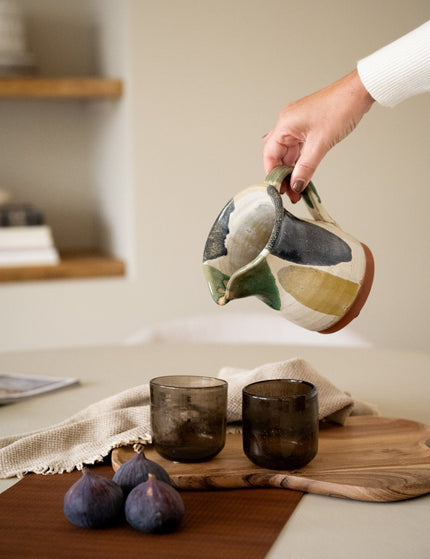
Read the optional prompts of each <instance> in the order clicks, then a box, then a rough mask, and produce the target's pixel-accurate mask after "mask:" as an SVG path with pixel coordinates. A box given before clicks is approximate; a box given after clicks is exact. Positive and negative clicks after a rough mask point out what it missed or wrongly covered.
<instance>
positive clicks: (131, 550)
mask: <svg viewBox="0 0 430 559" xmlns="http://www.w3.org/2000/svg"><path fill="white" fill-rule="evenodd" d="M94 471H95V472H96V473H98V474H100V475H104V476H106V477H109V478H111V477H112V475H113V471H112V468H111V467H110V465H106V464H105V465H100V466H95V467H94ZM81 475H82V474H81V472H78V471H74V472H71V473H68V474H56V475H36V474H29V475H27V476H25V477H24V478H23V479H22V480H21V481H19V482H18V483H17V484H15V485H14V486H12V487H10V488H9V489H7V490H6V491H5V492H4V493H2V494H0V557H4V558H5V559H6V558H7V559H18V558H20V559H24V558H25V559H27V558H28V559H30V558H31V559H51V558H52V559H87V558H88V559H99V558H100V559H106V557H108V558H109V559H117V558H118V559H119V558H121V559H125V558H127V559H134V558H136V559H137V558H139V559H141V558H142V557H146V558H148V559H155V558H156V559H164V558H168V559H173V558H174V559H189V558H190V557H192V558H193V559H220V557H221V558H222V559H230V558H231V559H233V558H234V559H238V558H240V559H263V558H264V557H265V556H266V555H267V553H268V551H269V549H270V548H271V546H272V545H273V543H274V541H275V539H276V538H277V536H278V534H279V532H280V531H281V529H282V528H283V526H284V525H285V523H286V522H287V520H288V518H289V517H290V516H291V514H292V513H293V511H294V509H295V507H296V506H297V504H298V503H299V501H300V499H301V497H302V496H303V493H302V492H300V491H291V490H288V489H275V488H274V489H229V490H216V491H181V496H182V498H183V500H184V504H185V516H184V519H183V521H182V524H181V526H180V528H179V529H178V530H177V531H176V532H173V533H171V534H165V535H150V534H143V533H141V532H138V531H136V530H134V529H133V528H132V527H131V526H129V525H127V524H126V523H125V524H123V525H121V526H117V527H114V528H109V529H104V530H88V529H84V528H78V527H76V526H73V525H72V524H70V522H69V521H68V520H67V519H66V518H65V516H64V514H63V499H64V495H65V493H66V491H67V490H68V489H69V487H70V486H71V485H72V484H73V483H75V481H77V480H78V479H79V478H80V477H81Z"/></svg>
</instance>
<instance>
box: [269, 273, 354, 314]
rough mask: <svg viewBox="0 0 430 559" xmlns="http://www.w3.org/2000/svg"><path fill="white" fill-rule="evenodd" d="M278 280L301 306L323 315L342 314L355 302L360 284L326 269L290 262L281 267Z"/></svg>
mask: <svg viewBox="0 0 430 559" xmlns="http://www.w3.org/2000/svg"><path fill="white" fill-rule="evenodd" d="M278 280H279V282H280V284H281V285H282V287H283V288H284V289H285V291H286V292H287V293H290V294H291V295H292V296H293V297H294V299H296V300H297V301H299V303H301V304H302V305H305V306H306V307H308V308H310V309H312V310H314V311H318V312H320V313H324V314H331V315H334V316H343V315H344V314H345V312H346V311H347V310H348V309H349V307H350V306H351V305H352V303H353V302H354V300H355V298H356V296H357V293H358V290H359V289H360V285H359V284H358V283H355V282H353V281H350V280H346V279H343V278H339V277H338V276H334V275H333V274H330V273H328V272H324V271H323V270H318V269H314V268H306V267H304V266H295V265H290V266H286V267H285V268H281V269H280V270H279V272H278Z"/></svg>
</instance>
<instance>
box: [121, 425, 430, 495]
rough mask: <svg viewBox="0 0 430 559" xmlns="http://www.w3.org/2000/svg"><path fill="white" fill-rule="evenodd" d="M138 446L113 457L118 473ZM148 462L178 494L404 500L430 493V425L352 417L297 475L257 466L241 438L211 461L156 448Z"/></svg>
mask: <svg viewBox="0 0 430 559" xmlns="http://www.w3.org/2000/svg"><path fill="white" fill-rule="evenodd" d="M133 454H134V451H133V448H132V447H122V448H118V449H115V450H114V451H113V452H112V465H113V468H114V470H117V469H118V468H119V467H120V465H121V464H123V463H124V462H125V461H127V460H129V459H130V458H132V456H133ZM145 455H146V456H147V458H149V459H151V460H154V461H155V462H157V463H159V464H161V465H162V466H163V467H164V468H165V469H166V470H167V472H168V473H169V475H170V477H171V478H172V481H173V483H174V484H175V486H176V487H177V488H178V489H199V490H202V489H221V488H222V489H225V488H239V487H247V488H249V487H281V488H288V489H296V490H300V491H305V492H308V493H317V494H320V495H329V496H333V497H347V498H350V499H356V500H360V501H379V502H385V501H401V500H404V499H410V498H412V497H417V496H419V495H424V494H426V493H430V425H424V424H423V423H417V422H415V421H409V420H406V419H393V418H387V417H373V416H360V417H359V416H357V417H350V418H348V420H347V421H346V423H345V425H344V426H340V425H333V424H322V426H321V428H320V436H319V449H318V454H317V456H316V457H315V458H314V459H313V460H312V462H310V463H309V464H308V465H307V466H305V467H304V468H301V469H297V470H289V471H287V470H285V471H279V470H268V469H265V468H261V467H259V466H255V465H254V464H253V463H252V462H251V461H250V460H248V458H247V457H246V456H245V454H244V453H243V450H242V436H241V435H240V434H235V435H232V434H229V435H227V440H226V445H225V447H224V449H223V450H222V451H221V452H220V454H218V456H216V457H215V458H214V459H212V460H210V461H209V462H201V463H194V464H181V463H179V462H171V461H169V460H166V459H164V458H162V457H161V456H160V455H159V454H158V453H157V452H156V451H155V450H154V449H153V448H151V447H148V449H147V450H146V451H145Z"/></svg>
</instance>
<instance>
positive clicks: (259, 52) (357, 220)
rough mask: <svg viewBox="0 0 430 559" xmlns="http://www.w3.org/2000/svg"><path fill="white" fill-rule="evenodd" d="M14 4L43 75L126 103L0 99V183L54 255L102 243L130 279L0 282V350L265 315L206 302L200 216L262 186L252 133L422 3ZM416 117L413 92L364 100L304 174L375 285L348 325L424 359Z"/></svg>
mask: <svg viewBox="0 0 430 559" xmlns="http://www.w3.org/2000/svg"><path fill="white" fill-rule="evenodd" d="M21 5H22V6H23V8H24V10H25V13H26V17H27V23H28V40H29V48H30V49H31V50H32V52H33V53H34V54H35V57H36V59H37V62H38V66H39V70H40V72H41V73H43V74H50V75H64V74H66V75H67V74H68V75H70V74H72V75H74V74H84V75H85V74H91V73H102V74H106V75H111V76H114V77H120V78H122V79H123V80H124V87H125V94H124V97H123V98H122V99H121V100H120V101H119V102H105V103H101V104H92V103H90V104H89V105H88V104H83V103H80V102H72V103H63V102H60V103H51V102H28V103H22V102H2V103H1V104H0V121H1V123H2V125H1V126H0V144H1V146H2V154H1V155H0V161H1V165H0V184H1V187H2V188H7V189H9V190H10V191H11V193H12V195H13V197H14V198H15V199H16V200H26V201H29V200H30V201H33V202H34V203H36V204H39V205H41V206H42V207H43V208H44V209H45V210H46V212H47V215H48V218H49V221H50V223H51V225H52V227H53V230H54V235H55V238H56V240H57V243H58V244H59V246H61V247H67V246H76V245H79V246H85V245H87V246H91V245H94V244H98V245H99V246H105V247H107V248H109V249H110V250H112V251H113V252H114V253H115V254H117V255H118V256H121V257H123V258H124V259H125V260H126V262H127V268H128V273H127V276H126V277H125V278H121V279H113V280H103V281H101V280H80V281H54V282H48V283H38V282H31V283H25V284H1V285H0V313H1V321H0V349H2V350H7V349H20V348H23V349H26V348H37V347H53V346H62V345H80V344H97V343H109V342H118V341H119V342H120V341H122V340H124V339H125V338H127V336H129V335H130V334H132V333H133V332H134V331H135V330H137V329H139V328H141V327H143V326H145V325H151V324H155V323H158V322H160V321H163V320H167V319H170V318H175V317H181V316H190V315H191V316H192V315H201V314H206V313H211V314H215V315H216V314H218V313H230V312H234V311H236V310H240V311H241V312H248V311H249V312H255V311H257V310H258V311H264V312H266V308H265V307H264V305H263V304H262V303H260V302H259V301H256V300H251V299H250V300H242V301H237V302H233V303H231V305H229V306H228V307H226V308H224V309H222V308H219V307H217V306H216V305H215V304H214V303H213V302H212V300H211V298H210V296H209V293H208V290H207V287H206V285H205V281H204V278H203V274H202V271H201V258H202V251H203V247H204V243H205V240H206V236H207V233H208V231H209V229H210V227H211V225H212V222H213V220H214V219H215V217H216V215H217V213H218V212H219V210H220V209H221V208H222V207H223V206H224V204H225V203H226V202H227V201H228V200H229V199H230V198H231V197H232V196H233V195H234V194H235V193H236V192H238V191H239V190H241V189H242V188H244V187H246V186H248V185H250V184H255V183H259V182H261V181H262V180H263V179H264V170H263V165H262V146H263V142H262V136H263V134H264V133H266V132H268V131H269V130H270V129H271V127H272V126H273V125H274V123H275V121H276V118H277V115H278V113H279V112H280V110H281V109H282V108H283V106H284V105H285V104H286V103H287V102H289V101H292V100H294V99H296V98H299V97H302V96H304V95H306V94H308V93H311V92H313V91H315V90H317V89H319V88H321V87H323V86H325V85H327V84H328V83H330V82H332V81H333V80H335V79H337V78H339V77H341V76H342V75H344V74H346V73H347V72H349V71H350V70H351V69H353V68H354V66H355V64H356V61H357V60H358V59H360V58H361V57H364V56H366V55H367V54H370V53H371V52H372V51H374V50H376V49H377V48H379V47H381V46H383V45H384V44H386V43H388V42H390V41H392V40H394V39H396V38H397V37H399V36H400V35H402V34H405V33H406V32H408V31H410V30H411V29H413V28H414V27H417V26H418V25H420V24H421V23H423V22H424V21H425V20H427V19H429V17H430V4H429V2H428V0H361V1H360V2H356V1H352V0H327V1H324V2H321V1H320V0H301V1H300V2H296V1H292V0H218V1H217V2H213V1H208V0H157V1H152V2H149V1H147V0H87V1H84V0H74V1H73V2H69V1H68V0H22V2H21ZM429 122H430V96H429V95H428V94H426V95H421V96H419V97H415V98H413V99H410V100H408V101H405V102H404V103H402V104H401V105H399V106H398V107H396V108H395V109H387V108H383V107H380V106H375V107H374V108H373V109H372V111H371V112H370V113H369V114H368V115H367V116H366V117H365V119H364V120H363V121H362V122H361V123H360V125H359V127H358V128H357V130H356V131H355V132H354V134H353V135H352V136H350V137H349V138H348V139H347V140H345V141H344V142H342V143H341V144H340V145H338V146H336V147H335V148H334V149H333V150H332V151H331V152H330V153H329V155H328V156H327V157H326V158H325V160H324V161H323V163H322V164H321V166H320V167H319V169H318V171H317V173H316V175H315V177H314V182H315V184H316V186H317V188H318V190H319V192H320V195H321V197H322V200H323V202H324V204H325V206H326V207H327V209H328V211H329V212H330V213H331V214H332V215H333V217H334V218H335V219H336V220H337V221H338V222H339V223H340V224H341V225H342V226H343V227H344V228H345V229H346V230H347V231H348V232H349V233H351V234H353V235H354V236H356V237H358V238H359V239H360V240H362V241H363V242H365V243H366V244H367V245H368V246H369V247H370V248H371V249H372V251H373V253H374V256H375V260H376V276H375V283H374V287H373V290H372V292H371V295H370V298H369V300H368V303H367V305H366V306H365V308H364V310H363V311H362V314H361V315H360V317H359V318H358V319H357V320H356V321H354V322H353V324H352V325H351V326H350V327H349V328H350V329H351V331H352V332H354V333H356V334H357V335H360V336H361V337H362V338H364V339H365V340H367V341H368V342H369V343H371V344H373V345H377V346H383V347H406V348H411V349H428V338H429V336H428V313H429V310H430V308H429V285H430V281H429V280H430V273H429V272H430V257H429V254H430V242H429V238H430V235H429V221H428V211H429V207H430V192H429V188H428V183H429V171H428V160H429V153H430V150H429V148H430V139H429ZM286 203H287V202H286ZM299 206H301V205H300V204H299V205H297V206H295V207H293V208H292V211H293V212H294V213H298V214H299V215H305V210H303V208H302V207H299ZM267 312H268V313H270V312H273V311H270V310H267Z"/></svg>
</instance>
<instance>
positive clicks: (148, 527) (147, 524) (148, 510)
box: [125, 473, 185, 534]
mask: <svg viewBox="0 0 430 559" xmlns="http://www.w3.org/2000/svg"><path fill="white" fill-rule="evenodd" d="M184 512H185V507H184V502H183V500H182V497H181V496H180V495H179V493H178V491H176V489H175V488H174V487H172V486H171V485H170V484H168V483H166V482H164V481H160V480H159V479H157V478H156V477H155V475H154V474H151V473H150V474H148V480H147V481H145V482H143V483H140V484H139V485H137V486H136V487H135V488H134V489H132V490H131V491H130V493H129V495H128V497H127V499H126V501H125V517H126V519H127V522H128V523H129V524H131V526H133V528H136V530H140V531H141V532H145V533H150V534H166V533H168V532H173V531H174V530H175V529H176V528H177V526H178V525H179V524H180V522H181V520H182V518H183V516H184Z"/></svg>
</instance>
